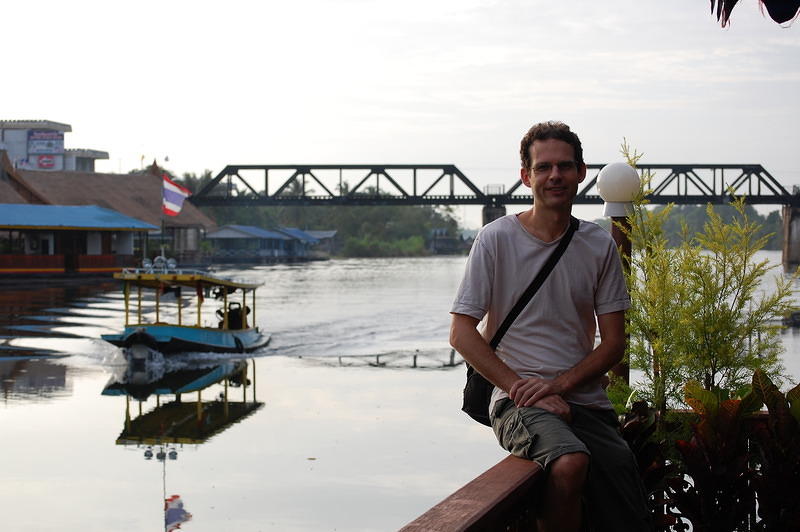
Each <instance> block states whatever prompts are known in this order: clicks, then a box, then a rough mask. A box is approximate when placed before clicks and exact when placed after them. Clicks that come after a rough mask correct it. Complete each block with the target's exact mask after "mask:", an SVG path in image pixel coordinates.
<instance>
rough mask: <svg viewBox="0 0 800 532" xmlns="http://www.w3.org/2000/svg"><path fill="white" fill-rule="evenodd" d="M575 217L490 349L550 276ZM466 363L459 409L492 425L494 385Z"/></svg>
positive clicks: (575, 225) (564, 245) (570, 235)
mask: <svg viewBox="0 0 800 532" xmlns="http://www.w3.org/2000/svg"><path fill="white" fill-rule="evenodd" d="M578 223H579V222H578V219H577V218H575V217H574V216H570V221H569V228H568V229H567V232H566V233H564V236H563V237H561V242H559V243H558V247H556V249H555V250H553V253H552V254H551V255H550V257H548V259H547V262H546V263H545V264H544V266H542V269H541V270H540V271H539V273H538V274H537V275H536V277H535V278H534V279H533V281H532V282H531V284H530V285H528V288H526V289H525V292H524V293H523V294H522V296H520V298H519V300H518V301H517V303H516V304H515V305H514V307H513V308H512V309H511V311H510V312H509V313H508V316H506V319H505V320H503V323H502V324H500V327H499V328H498V329H497V332H495V333H494V336H493V337H492V340H491V341H490V342H489V345H490V346H491V347H492V349H497V346H498V345H500V340H502V339H503V336H505V334H506V331H508V328H509V327H511V324H512V323H514V320H516V319H517V316H519V313H520V312H522V309H524V308H525V307H526V306H527V305H528V302H529V301H530V300H531V298H532V297H533V296H534V294H536V291H537V290H539V288H540V287H541V286H542V284H544V281H545V279H547V276H548V275H550V272H551V271H553V268H554V267H555V265H556V263H558V261H559V259H560V258H561V255H563V254H564V250H566V249H567V246H568V245H569V242H570V240H572V235H573V234H574V233H575V231H577V230H578ZM466 365H467V384H466V385H465V386H464V404H463V406H462V407H461V410H463V411H464V412H466V413H467V414H468V415H469V416H470V417H471V418H472V419H474V420H475V421H477V422H478V423H483V424H484V425H486V426H488V427H491V426H492V424H491V423H490V422H489V402H490V401H491V398H492V390H493V389H494V384H492V383H491V382H489V381H488V380H486V378H484V376H483V375H481V374H480V373H478V372H477V371H475V368H473V367H472V366H470V365H469V363H466Z"/></svg>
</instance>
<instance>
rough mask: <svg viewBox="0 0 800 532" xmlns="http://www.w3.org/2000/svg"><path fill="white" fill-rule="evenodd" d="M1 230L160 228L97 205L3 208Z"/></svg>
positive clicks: (125, 229)
mask: <svg viewBox="0 0 800 532" xmlns="http://www.w3.org/2000/svg"><path fill="white" fill-rule="evenodd" d="M0 229H38V230H44V229H48V230H57V231H64V230H70V229H72V230H75V229H77V230H86V231H88V230H94V231H156V230H158V227H156V226H155V225H151V224H148V223H146V222H143V221H141V220H137V219H136V218H131V217H130V216H125V215H124V214H120V213H119V212H117V211H113V210H111V209H105V208H103V207H98V206H97V205H30V204H5V205H2V206H0Z"/></svg>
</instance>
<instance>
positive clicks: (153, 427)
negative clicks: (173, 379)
mask: <svg viewBox="0 0 800 532" xmlns="http://www.w3.org/2000/svg"><path fill="white" fill-rule="evenodd" d="M262 406H264V403H262V402H258V401H256V402H252V401H251V402H244V403H243V402H240V401H229V402H228V404H227V405H225V404H224V403H223V402H222V401H209V402H203V403H201V404H200V405H198V403H197V402H195V401H192V402H188V401H182V402H177V401H172V402H170V403H166V404H162V405H161V406H159V407H156V408H155V409H153V410H151V411H150V412H148V413H146V414H142V415H141V416H139V417H137V418H134V419H132V420H131V421H130V424H129V425H128V426H126V427H125V428H123V430H122V433H121V434H120V435H119V437H117V441H116V443H117V445H130V444H136V445H157V444H161V443H169V442H173V443H184V444H199V443H203V442H205V441H207V440H208V439H209V438H211V437H212V436H214V435H216V434H219V433H220V432H222V431H224V430H226V429H227V428H229V427H231V426H233V425H234V424H236V423H238V422H240V421H241V420H243V419H244V418H246V417H248V416H250V415H251V414H253V412H255V411H256V410H258V409H259V408H261V407H262ZM198 408H200V409H202V411H203V420H204V422H203V423H198V422H197V410H198Z"/></svg>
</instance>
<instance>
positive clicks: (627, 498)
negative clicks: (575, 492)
mask: <svg viewBox="0 0 800 532" xmlns="http://www.w3.org/2000/svg"><path fill="white" fill-rule="evenodd" d="M572 428H573V430H574V431H575V434H576V435H577V436H578V437H579V438H580V439H581V441H583V442H584V443H585V444H586V446H587V447H588V448H589V451H590V452H591V453H592V459H591V463H590V465H589V475H588V478H587V481H586V489H585V491H584V495H585V498H586V508H587V512H588V514H589V515H588V521H589V524H590V527H591V529H592V530H598V531H604V530H625V531H630V532H639V531H648V530H651V529H652V525H651V519H650V510H649V508H648V506H647V500H646V495H645V492H644V487H643V485H642V481H641V476H640V474H639V469H638V467H637V465H636V459H635V457H634V456H633V453H632V452H631V450H630V448H629V447H628V444H627V443H626V442H625V440H624V439H623V438H622V436H621V435H620V434H619V431H618V429H617V422H616V415H615V414H614V412H613V411H602V410H601V411H597V410H592V409H588V408H584V407H580V406H575V405H573V406H572Z"/></svg>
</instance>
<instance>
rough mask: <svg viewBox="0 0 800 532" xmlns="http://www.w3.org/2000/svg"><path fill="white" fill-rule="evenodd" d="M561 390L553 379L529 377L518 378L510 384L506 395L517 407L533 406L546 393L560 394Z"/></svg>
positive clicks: (545, 395)
mask: <svg viewBox="0 0 800 532" xmlns="http://www.w3.org/2000/svg"><path fill="white" fill-rule="evenodd" d="M562 391H563V390H561V388H559V387H558V386H557V385H556V384H555V382H554V381H551V380H546V379H540V378H538V377H530V378H527V379H519V380H518V381H516V382H515V383H514V384H512V385H511V389H510V390H508V396H509V397H510V398H511V400H512V401H514V404H515V405H517V408H520V407H523V406H533V405H534V404H535V403H537V402H539V401H540V400H542V399H544V398H545V397H547V396H548V395H559V396H560V395H561V392H562Z"/></svg>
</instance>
